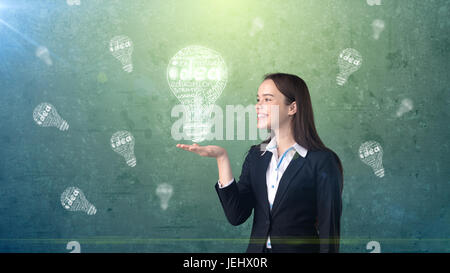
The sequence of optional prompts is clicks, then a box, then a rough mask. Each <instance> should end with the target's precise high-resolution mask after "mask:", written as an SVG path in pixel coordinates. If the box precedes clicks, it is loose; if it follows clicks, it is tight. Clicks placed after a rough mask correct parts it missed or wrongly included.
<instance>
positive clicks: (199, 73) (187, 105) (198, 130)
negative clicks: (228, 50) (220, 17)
mask: <svg viewBox="0 0 450 273" xmlns="http://www.w3.org/2000/svg"><path fill="white" fill-rule="evenodd" d="M227 80H228V72H227V67H226V65H225V61H224V60H223V58H222V56H221V55H220V54H219V53H217V52H216V51H214V50H212V49H209V48H206V47H203V46H189V47H186V48H183V49H181V50H180V51H178V52H177V53H176V54H175V56H174V57H172V59H171V60H170V61H169V65H168V67H167V82H168V84H169V86H170V89H171V90H172V92H173V94H174V95H175V96H176V97H177V98H178V100H179V101H180V103H181V104H182V105H183V107H184V109H185V115H184V118H185V119H184V123H183V132H184V134H185V135H186V138H188V139H190V140H192V141H193V142H201V141H203V140H205V139H206V137H207V135H208V134H209V124H210V120H211V112H212V110H213V108H214V105H215V101H216V100H217V99H218V98H219V96H220V94H221V93H222V91H223V89H224V88H225V86H226V83H227Z"/></svg>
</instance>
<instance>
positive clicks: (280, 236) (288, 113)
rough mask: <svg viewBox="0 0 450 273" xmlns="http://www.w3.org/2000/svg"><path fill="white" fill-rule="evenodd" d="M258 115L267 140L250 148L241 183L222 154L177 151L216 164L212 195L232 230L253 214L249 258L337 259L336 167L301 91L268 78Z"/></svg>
mask: <svg viewBox="0 0 450 273" xmlns="http://www.w3.org/2000/svg"><path fill="white" fill-rule="evenodd" d="M274 108H275V109H276V110H277V111H273V109H274ZM256 112H257V114H258V119H257V127H258V128H265V129H269V130H270V131H271V132H272V134H271V137H269V138H268V139H267V140H265V141H263V142H262V143H261V144H259V145H254V146H252V147H250V150H249V152H248V154H247V156H246V158H245V161H244V164H243V166H242V172H241V175H240V177H239V182H236V181H235V179H234V177H233V174H232V170H231V164H230V160H229V158H228V153H227V151H226V150H225V149H224V148H222V147H219V146H216V145H207V146H200V145H198V144H193V145H185V144H177V147H179V148H181V149H184V150H186V151H191V152H194V153H197V154H199V155H200V156H206V157H214V158H216V160H217V166H218V169H219V181H218V182H217V183H216V184H215V188H216V191H217V194H218V196H219V199H220V202H221V204H222V207H223V209H224V212H225V215H226V217H227V219H228V221H229V222H230V223H231V224H232V225H234V226H236V225H240V224H242V223H244V222H245V221H246V220H247V219H248V218H249V217H250V215H251V214H252V212H254V218H253V227H252V233H251V238H250V243H249V245H248V248H247V252H339V237H340V217H341V212H342V199H341V196H342V189H343V171H342V165H341V162H340V160H339V157H338V156H337V155H336V154H335V153H334V152H333V151H332V150H330V149H329V148H327V147H326V146H325V145H324V144H323V143H322V141H321V140H320V138H319V136H318V134H317V131H316V128H315V124H314V116H313V111H312V105H311V99H310V95H309V91H308V87H307V86H306V83H305V82H304V81H303V80H302V79H301V78H300V77H298V76H295V75H290V74H284V73H275V74H268V75H266V76H265V77H264V80H263V82H262V83H261V85H260V86H259V88H258V94H257V104H256ZM261 152H262V153H261ZM279 155H280V156H279Z"/></svg>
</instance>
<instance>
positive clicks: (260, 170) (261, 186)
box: [256, 151, 272, 217]
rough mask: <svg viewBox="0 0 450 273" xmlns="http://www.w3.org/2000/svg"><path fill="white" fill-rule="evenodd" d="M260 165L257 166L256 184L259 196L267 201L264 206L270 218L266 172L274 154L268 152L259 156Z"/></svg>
mask: <svg viewBox="0 0 450 273" xmlns="http://www.w3.org/2000/svg"><path fill="white" fill-rule="evenodd" d="M258 157H259V160H258V163H257V164H258V165H257V166H256V170H257V171H256V183H257V187H256V188H257V191H258V195H259V196H262V197H263V200H264V201H265V202H264V203H265V205H264V213H265V214H266V215H267V217H269V214H270V205H269V201H268V199H267V178H266V172H267V168H268V167H269V164H270V160H271V159H272V153H271V152H269V151H266V152H265V153H264V154H263V155H262V156H261V155H258Z"/></svg>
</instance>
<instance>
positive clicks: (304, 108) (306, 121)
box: [260, 73, 344, 191]
mask: <svg viewBox="0 0 450 273" xmlns="http://www.w3.org/2000/svg"><path fill="white" fill-rule="evenodd" d="M264 80H272V81H273V82H274V83H275V85H276V87H277V88H278V90H280V92H281V93H282V94H283V95H284V96H285V97H286V101H285V103H286V105H289V104H291V103H292V102H294V101H295V102H296V104H297V113H295V114H294V118H293V120H292V129H293V132H294V140H295V141H296V142H297V143H298V144H299V145H301V146H303V147H305V148H306V149H307V150H308V151H317V150H326V151H330V152H331V153H332V154H333V155H334V156H335V157H336V159H337V162H338V165H339V170H340V171H341V176H342V180H341V181H342V183H343V181H344V179H343V177H344V170H343V167H342V162H341V160H340V159H339V156H338V155H337V154H336V153H335V152H334V151H332V150H331V149H329V148H328V147H326V146H325V144H323V142H322V140H321V139H320V137H319V135H318V134H317V130H316V125H315V124H314V114H313V109H312V103H311V97H310V95H309V90H308V86H307V85H306V83H305V81H303V80H302V79H301V78H300V77H298V76H296V75H291V74H285V73H271V74H266V75H265V76H264ZM270 140H271V137H269V138H268V139H266V140H264V141H263V142H262V143H261V144H265V143H269V142H270ZM261 144H260V145H261ZM343 186H344V185H343V184H342V185H341V191H342V189H343Z"/></svg>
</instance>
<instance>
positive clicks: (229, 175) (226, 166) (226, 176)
mask: <svg viewBox="0 0 450 273" xmlns="http://www.w3.org/2000/svg"><path fill="white" fill-rule="evenodd" d="M216 159H217V168H218V170H219V183H220V186H221V187H225V186H228V185H229V183H230V180H231V179H233V172H232V171H231V165H230V159H229V158H228V153H227V151H226V150H225V153H224V154H223V155H221V156H219V157H217V158H216Z"/></svg>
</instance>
